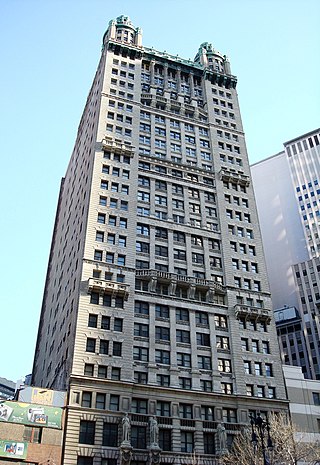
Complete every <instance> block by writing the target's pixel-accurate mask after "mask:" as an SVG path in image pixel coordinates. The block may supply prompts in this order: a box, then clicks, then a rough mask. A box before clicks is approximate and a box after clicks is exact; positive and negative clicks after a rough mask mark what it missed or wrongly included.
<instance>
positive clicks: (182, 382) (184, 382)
mask: <svg viewBox="0 0 320 465" xmlns="http://www.w3.org/2000/svg"><path fill="white" fill-rule="evenodd" d="M179 387H180V389H191V378H186V377H180V378H179Z"/></svg>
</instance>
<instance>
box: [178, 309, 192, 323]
mask: <svg viewBox="0 0 320 465" xmlns="http://www.w3.org/2000/svg"><path fill="white" fill-rule="evenodd" d="M176 321H189V310H186V309H183V308H177V309H176Z"/></svg>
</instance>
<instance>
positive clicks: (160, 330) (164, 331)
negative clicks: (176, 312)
mask: <svg viewBox="0 0 320 465" xmlns="http://www.w3.org/2000/svg"><path fill="white" fill-rule="evenodd" d="M156 339H161V340H163V341H170V328H164V327H163V326H156Z"/></svg>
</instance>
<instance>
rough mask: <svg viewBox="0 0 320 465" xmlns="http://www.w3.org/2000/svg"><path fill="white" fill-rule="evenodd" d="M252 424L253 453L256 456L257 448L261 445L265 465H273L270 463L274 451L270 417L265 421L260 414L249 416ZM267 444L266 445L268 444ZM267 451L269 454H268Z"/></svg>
mask: <svg viewBox="0 0 320 465" xmlns="http://www.w3.org/2000/svg"><path fill="white" fill-rule="evenodd" d="M249 417H250V424H251V442H252V446H253V452H254V454H256V451H257V446H258V444H259V440H260V445H261V450H262V456H263V465H271V462H270V452H272V450H273V444H272V439H271V436H270V425H269V421H268V417H266V419H265V420H264V419H263V418H261V415H260V413H257V415H256V416H253V414H250V415H249ZM265 441H266V442H267V444H266V442H265ZM267 450H268V452H269V453H267Z"/></svg>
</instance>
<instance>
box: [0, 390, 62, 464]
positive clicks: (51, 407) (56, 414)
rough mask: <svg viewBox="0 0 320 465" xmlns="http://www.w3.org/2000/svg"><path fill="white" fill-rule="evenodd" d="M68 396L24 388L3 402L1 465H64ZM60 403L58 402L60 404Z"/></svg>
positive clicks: (1, 404)
mask: <svg viewBox="0 0 320 465" xmlns="http://www.w3.org/2000/svg"><path fill="white" fill-rule="evenodd" d="M65 397H66V393H65V392H56V391H50V390H47V389H43V388H31V387H30V388H22V389H21V390H20V391H19V392H17V399H16V400H15V401H10V400H2V401H1V402H0V463H1V465H7V464H8V465H10V464H11V465H12V464H16V465H23V464H26V465H44V464H46V465H61V464H62V461H61V456H62V443H63V423H64V419H63V407H64V403H65ZM57 400H58V402H57Z"/></svg>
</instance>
